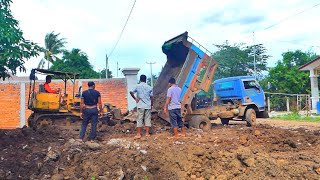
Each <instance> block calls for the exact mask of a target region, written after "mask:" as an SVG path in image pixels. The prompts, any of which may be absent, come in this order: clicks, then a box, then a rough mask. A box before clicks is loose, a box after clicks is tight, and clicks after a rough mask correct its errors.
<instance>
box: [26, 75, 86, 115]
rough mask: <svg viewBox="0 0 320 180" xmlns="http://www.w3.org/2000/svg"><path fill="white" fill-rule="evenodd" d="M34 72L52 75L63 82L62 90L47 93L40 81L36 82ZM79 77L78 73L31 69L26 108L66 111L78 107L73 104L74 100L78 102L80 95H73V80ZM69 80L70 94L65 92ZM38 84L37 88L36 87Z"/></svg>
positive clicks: (40, 110) (38, 110) (39, 110)
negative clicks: (57, 92)
mask: <svg viewBox="0 0 320 180" xmlns="http://www.w3.org/2000/svg"><path fill="white" fill-rule="evenodd" d="M36 74H42V75H52V76H54V77H57V78H59V79H62V80H63V82H64V88H63V91H61V92H60V93H59V94H54V93H47V92H46V91H45V89H44V86H43V84H42V83H40V82H39V83H37V82H36V80H37V76H36ZM78 77H79V74H78V73H68V72H61V71H51V70H46V69H32V70H31V74H30V88H29V97H28V108H29V109H30V110H32V111H36V112H42V111H46V112H68V111H69V110H71V109H79V108H80V104H79V106H78V107H76V106H75V103H76V102H80V97H75V92H74V89H75V80H76V78H78ZM68 81H71V86H72V96H69V94H67V82H68ZM37 84H38V87H39V89H36V85H37Z"/></svg>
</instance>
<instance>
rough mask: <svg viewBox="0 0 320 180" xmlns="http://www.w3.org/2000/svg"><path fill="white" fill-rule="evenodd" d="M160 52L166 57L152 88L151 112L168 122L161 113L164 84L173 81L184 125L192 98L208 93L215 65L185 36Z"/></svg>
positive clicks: (165, 44)
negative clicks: (178, 97) (179, 90)
mask: <svg viewBox="0 0 320 180" xmlns="http://www.w3.org/2000/svg"><path fill="white" fill-rule="evenodd" d="M162 52H163V53H165V54H166V55H167V62H166V64H165V66H164V68H163V70H162V71H161V74H160V76H159V78H158V80H157V83H156V84H155V86H154V88H153V91H154V108H155V109H157V110H159V112H160V113H159V115H160V117H161V118H163V119H166V120H168V115H165V114H163V113H162V111H161V110H163V107H164V104H165V100H166V93H167V89H168V80H169V79H170V78H171V77H174V78H176V81H177V85H178V86H179V87H181V89H182V94H181V97H180V98H181V103H182V108H181V111H182V115H183V116H184V117H185V120H186V121H188V118H186V117H188V116H187V115H188V114H189V115H190V114H192V112H193V110H192V108H191V102H192V100H193V98H194V96H195V94H197V93H200V92H201V91H202V92H205V93H207V92H208V91H209V89H210V86H211V83H212V81H213V77H214V72H215V70H216V68H217V62H216V61H215V60H214V59H212V58H211V57H210V54H211V53H209V51H208V50H206V49H205V48H204V47H203V46H201V45H200V44H199V43H197V42H196V41H195V40H193V39H192V38H190V37H188V32H185V33H183V34H181V35H179V36H177V37H175V38H173V39H170V40H168V41H166V42H165V43H164V44H163V46H162ZM208 53H209V55H208Z"/></svg>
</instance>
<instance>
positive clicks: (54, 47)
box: [38, 31, 66, 68]
mask: <svg viewBox="0 0 320 180" xmlns="http://www.w3.org/2000/svg"><path fill="white" fill-rule="evenodd" d="M59 35H60V33H57V34H55V33H54V31H52V32H50V33H48V34H46V37H45V40H44V42H45V48H44V49H43V53H44V59H42V60H41V61H40V63H39V65H38V68H44V64H45V61H47V62H48V68H49V62H50V63H53V62H54V61H55V60H59V58H58V57H57V55H58V54H60V53H62V52H63V51H64V44H65V43H66V41H65V38H61V39H60V38H59Z"/></svg>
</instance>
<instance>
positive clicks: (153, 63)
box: [147, 62, 156, 87]
mask: <svg viewBox="0 0 320 180" xmlns="http://www.w3.org/2000/svg"><path fill="white" fill-rule="evenodd" d="M155 63H156V62H147V64H150V71H151V87H153V75H152V64H155Z"/></svg>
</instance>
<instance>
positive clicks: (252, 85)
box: [243, 80, 259, 89]
mask: <svg viewBox="0 0 320 180" xmlns="http://www.w3.org/2000/svg"><path fill="white" fill-rule="evenodd" d="M243 85H244V89H258V88H259V84H258V83H257V82H256V81H255V80H251V81H243Z"/></svg>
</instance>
